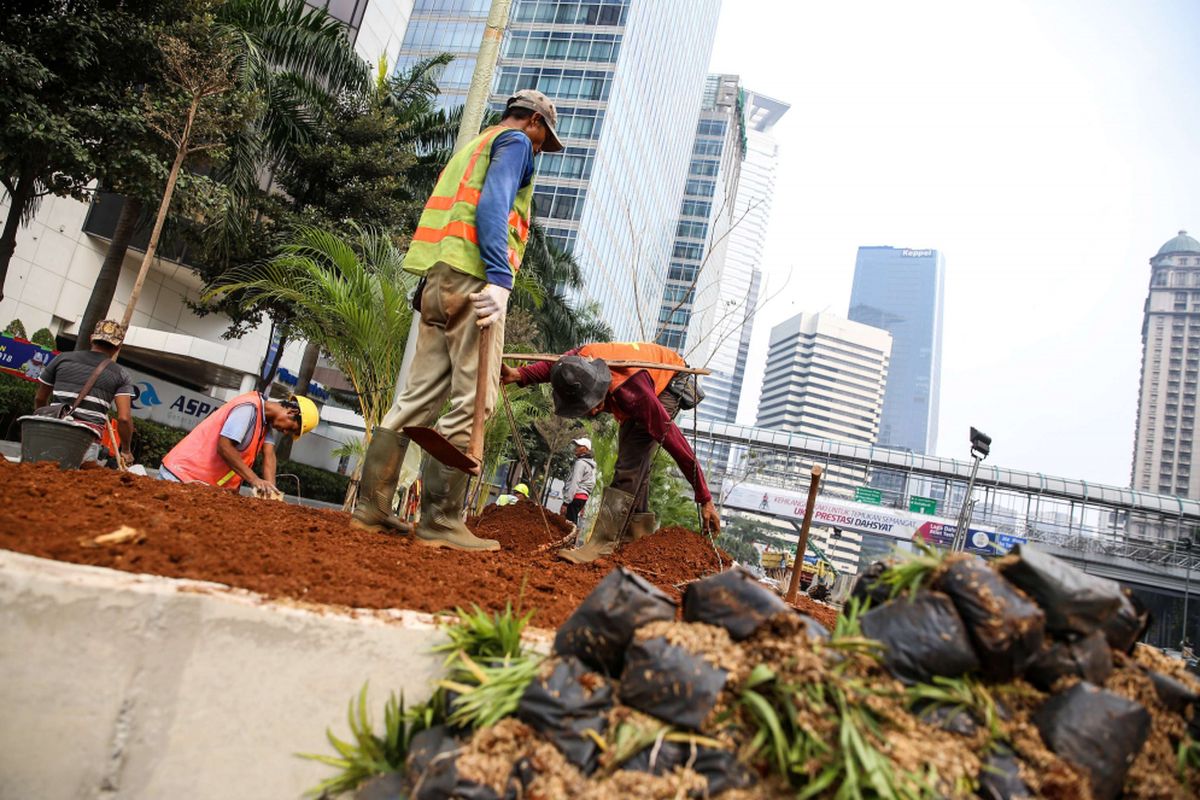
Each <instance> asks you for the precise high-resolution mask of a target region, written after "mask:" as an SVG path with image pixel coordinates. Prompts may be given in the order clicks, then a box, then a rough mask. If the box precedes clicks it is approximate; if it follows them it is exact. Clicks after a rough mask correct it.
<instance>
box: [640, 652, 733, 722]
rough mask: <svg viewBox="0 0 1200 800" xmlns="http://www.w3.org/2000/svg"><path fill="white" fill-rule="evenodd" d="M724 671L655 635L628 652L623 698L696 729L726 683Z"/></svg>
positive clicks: (641, 709)
mask: <svg viewBox="0 0 1200 800" xmlns="http://www.w3.org/2000/svg"><path fill="white" fill-rule="evenodd" d="M726 677H727V675H726V674H725V670H722V669H717V668H716V667H714V666H712V665H711V664H709V663H708V661H706V660H705V659H704V658H703V657H702V656H698V655H694V654H692V653H689V652H688V651H687V650H685V649H683V648H682V647H677V646H676V645H673V644H669V643H668V642H667V640H666V639H664V638H662V637H661V636H656V637H654V638H653V639H647V640H646V641H642V642H634V643H633V644H632V645H631V646H630V648H629V650H628V651H627V652H626V654H625V672H623V673H622V674H621V689H620V696H621V701H622V702H624V703H625V705H627V706H631V707H632V708H636V709H637V710H638V711H644V712H645V713H647V714H649V715H650V716H652V717H658V718H659V719H661V720H663V721H664V722H669V723H671V724H672V725H678V726H680V727H682V728H692V729H697V728H699V727H700V723H702V722H703V721H704V718H705V717H707V716H708V712H710V711H712V708H713V706H714V705H715V704H716V702H717V695H719V694H720V693H721V689H722V688H723V687H724V686H725V679H726Z"/></svg>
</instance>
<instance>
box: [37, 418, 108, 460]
mask: <svg viewBox="0 0 1200 800" xmlns="http://www.w3.org/2000/svg"><path fill="white" fill-rule="evenodd" d="M20 422H21V463H22V464H28V463H31V462H34V461H56V462H58V466H59V467H61V468H62V469H79V467H80V465H81V464H83V457H84V456H85V455H87V451H88V448H89V447H91V446H92V445H93V444H95V443H96V442H97V441H99V437H98V436H96V432H95V431H94V430H92V429H91V428H89V427H88V426H87V425H84V424H82V423H79V422H72V421H71V420H66V419H55V418H54V417H39V416H35V415H29V416H24V417H21V419H20Z"/></svg>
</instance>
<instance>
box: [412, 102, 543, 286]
mask: <svg viewBox="0 0 1200 800" xmlns="http://www.w3.org/2000/svg"><path fill="white" fill-rule="evenodd" d="M506 130H508V129H507V128H504V127H501V126H497V127H494V128H489V129H488V130H486V131H484V132H483V133H481V134H480V135H479V136H477V137H475V138H474V139H472V140H471V141H470V142H469V143H468V144H467V146H466V147H464V148H463V149H462V150H460V151H459V152H458V153H456V154H455V155H454V156H453V157H452V158H451V159H450V163H448V164H447V165H446V167H445V169H443V170H442V174H441V175H440V176H439V177H438V182H437V186H436V188H435V189H434V191H433V195H432V196H430V198H429V200H428V202H426V204H425V210H424V211H423V212H422V213H421V219H420V222H419V223H418V225H417V229H416V231H414V232H413V237H412V244H411V245H410V246H409V250H408V253H407V255H406V256H405V259H404V268H405V269H407V270H408V271H409V272H413V273H416V274H418V275H420V274H424V273H425V272H427V271H428V270H429V269H430V268H431V267H432V266H433V265H434V264H436V263H437V262H439V261H444V262H446V263H448V264H450V265H451V266H452V267H455V268H456V269H458V270H459V271H461V272H466V273H467V274H470V275H474V276H475V277H477V278H479V279H480V280H483V279H485V278H486V269H485V266H484V264H483V258H482V256H481V255H480V253H479V234H478V231H477V230H476V227H475V215H476V209H477V207H478V205H479V198H480V194H481V192H482V188H483V182H484V180H485V178H486V176H487V168H488V166H489V165H490V163H491V145H492V143H493V142H494V141H495V139H496V137H497V136H499V135H500V134H501V133H504V131H506ZM532 208H533V183H532V181H531V182H530V184H529V185H528V186H525V187H523V188H521V189H520V190H518V192H517V196H516V199H515V200H514V202H513V207H512V209H511V210H510V212H509V215H508V264H509V267H510V268H511V269H512V271H513V273H514V274H515V273H516V271H517V270H518V269H520V266H521V260H522V258H523V257H524V254H525V244H526V242H527V241H528V239H529V217H530V214H531V211H532Z"/></svg>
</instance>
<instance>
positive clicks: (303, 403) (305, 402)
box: [292, 397, 321, 439]
mask: <svg viewBox="0 0 1200 800" xmlns="http://www.w3.org/2000/svg"><path fill="white" fill-rule="evenodd" d="M292 402H293V403H295V404H296V407H297V408H299V409H300V432H299V433H297V434H296V436H295V438H297V439H299V438H300V437H301V436H303V435H304V434H306V433H308V432H309V431H311V430H312V429H313V428H315V427H317V423H318V422H320V421H321V414H320V413H319V412H318V411H317V404H316V403H314V402H313V401H312V400H309V399H308V398H307V397H293V398H292Z"/></svg>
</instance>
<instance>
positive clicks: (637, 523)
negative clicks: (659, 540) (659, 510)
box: [629, 511, 658, 542]
mask: <svg viewBox="0 0 1200 800" xmlns="http://www.w3.org/2000/svg"><path fill="white" fill-rule="evenodd" d="M656 530H658V515H657V514H655V513H654V512H653V511H642V512H639V513H637V514H634V515H633V516H632V517H630V518H629V540H630V541H633V542H636V541H637V540H638V539H644V538H646V537H647V536H649V535H650V534H652V533H654V532H655V531H656Z"/></svg>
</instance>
